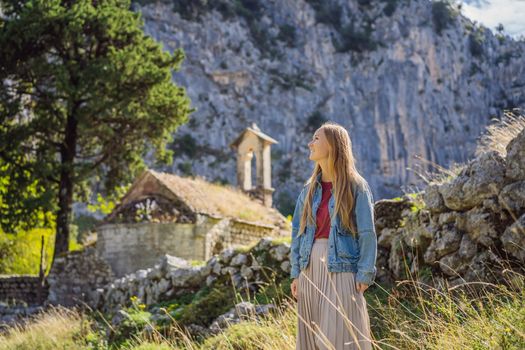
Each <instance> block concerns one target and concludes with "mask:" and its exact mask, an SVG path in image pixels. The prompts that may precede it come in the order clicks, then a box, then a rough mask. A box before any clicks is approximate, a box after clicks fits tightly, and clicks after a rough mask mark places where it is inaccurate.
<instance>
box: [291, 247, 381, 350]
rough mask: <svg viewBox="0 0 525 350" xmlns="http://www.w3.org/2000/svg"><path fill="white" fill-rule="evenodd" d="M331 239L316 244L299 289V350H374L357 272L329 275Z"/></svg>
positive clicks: (300, 277)
mask: <svg viewBox="0 0 525 350" xmlns="http://www.w3.org/2000/svg"><path fill="white" fill-rule="evenodd" d="M327 254H328V239H327V238H318V239H316V240H314V243H313V246H312V252H311V254H310V261H309V263H308V266H307V268H306V269H305V270H302V271H301V273H300V274H299V281H298V286H297V314H298V326H297V342H296V349H297V350H317V349H323V350H324V349H336V350H343V349H344V350H350V349H351V350H368V349H372V339H371V334H370V318H369V316H368V310H367V304H366V299H365V297H364V295H363V293H362V292H358V291H357V289H356V282H355V273H354V272H329V271H328V267H327V263H328V257H327Z"/></svg>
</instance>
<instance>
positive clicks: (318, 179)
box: [315, 172, 356, 194]
mask: <svg viewBox="0 0 525 350" xmlns="http://www.w3.org/2000/svg"><path fill="white" fill-rule="evenodd" d="M322 175H323V173H322V172H319V174H317V176H316V178H315V182H316V183H317V185H318V186H319V188H321V177H322ZM352 189H353V190H354V194H355V193H356V192H355V190H356V188H355V183H353V184H352ZM332 190H333V188H332Z"/></svg>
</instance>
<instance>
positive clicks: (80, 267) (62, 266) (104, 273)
mask: <svg viewBox="0 0 525 350" xmlns="http://www.w3.org/2000/svg"><path fill="white" fill-rule="evenodd" d="M113 279H114V275H113V273H112V271H111V268H110V266H109V265H108V264H107V263H106V262H105V261H104V260H103V259H101V258H99V256H98V254H97V250H96V249H95V247H92V246H88V247H85V248H84V249H83V250H80V251H72V252H69V253H67V254H66V255H64V256H61V257H58V258H56V259H55V262H54V263H53V267H52V268H51V271H50V272H49V275H48V276H47V282H48V283H49V295H48V299H47V301H46V304H53V305H58V304H60V305H63V306H71V305H78V304H81V303H82V302H86V301H88V300H90V299H91V294H92V293H93V291H94V290H96V289H97V288H98V287H99V286H103V285H106V284H107V283H109V282H110V281H112V280H113Z"/></svg>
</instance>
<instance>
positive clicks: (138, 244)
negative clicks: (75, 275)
mask: <svg viewBox="0 0 525 350" xmlns="http://www.w3.org/2000/svg"><path fill="white" fill-rule="evenodd" d="M204 239H205V237H204V236H203V235H202V234H198V233H197V232H196V225H195V224H186V223H154V222H145V223H136V224H107V225H102V226H99V227H98V228H97V250H98V252H99V254H100V256H101V257H103V258H104V260H106V261H107V262H108V263H109V265H110V266H111V269H112V270H113V272H114V274H115V275H116V276H123V275H125V274H127V273H131V272H133V271H136V270H138V269H141V268H146V267H151V266H153V265H154V264H155V263H156V262H157V260H158V259H159V257H161V256H163V255H164V254H171V255H176V256H180V257H182V258H184V259H200V260H203V259H204Z"/></svg>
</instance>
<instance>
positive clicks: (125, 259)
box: [97, 123, 291, 276]
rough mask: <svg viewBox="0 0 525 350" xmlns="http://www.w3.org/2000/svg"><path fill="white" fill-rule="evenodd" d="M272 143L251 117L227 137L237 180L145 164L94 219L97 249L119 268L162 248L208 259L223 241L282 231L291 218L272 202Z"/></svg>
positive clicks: (132, 266)
mask: <svg viewBox="0 0 525 350" xmlns="http://www.w3.org/2000/svg"><path fill="white" fill-rule="evenodd" d="M275 143H277V141H276V140H274V139H273V138H271V137H270V136H268V135H266V134H264V133H263V132H261V130H260V129H259V128H258V127H257V125H255V123H254V124H252V126H251V127H248V128H246V129H245V130H244V131H242V132H241V133H240V134H239V136H238V137H237V138H236V139H235V141H233V142H232V143H231V144H230V147H231V148H232V149H234V150H235V151H236V153H237V183H238V187H234V186H231V185H219V184H214V183H210V182H208V181H206V180H205V179H203V178H201V177H182V176H179V175H176V174H169V173H164V172H157V171H154V170H151V169H148V170H145V171H144V172H143V173H142V174H141V175H140V176H139V177H138V178H137V179H136V180H135V181H134V183H133V184H132V186H131V187H130V189H129V190H128V192H127V193H126V194H125V195H124V196H123V197H122V198H121V200H120V202H119V203H118V205H117V206H116V207H115V209H114V210H113V211H112V212H111V213H110V214H109V215H108V216H107V217H106V218H105V219H104V221H103V222H102V224H101V225H99V226H98V227H97V250H98V253H99V256H101V257H103V258H104V260H106V261H107V262H108V263H109V265H110V266H111V268H112V270H113V272H114V274H115V275H116V276H122V275H124V274H127V273H130V272H133V271H136V270H138V269H142V268H147V267H151V266H153V265H154V264H155V263H156V262H157V261H158V259H159V258H160V257H162V256H163V255H164V254H169V255H174V256H178V257H181V258H184V259H187V260H207V259H209V258H210V257H211V256H212V255H213V254H216V253H218V252H220V251H221V250H222V249H224V248H226V247H234V246H236V245H247V244H251V243H254V242H255V241H258V240H259V239H260V238H261V237H264V236H280V235H281V236H287V235H289V232H290V230H291V227H290V223H289V222H288V221H287V220H286V218H285V217H284V216H283V215H282V214H280V213H279V212H278V211H277V210H276V209H275V208H273V207H272V193H273V191H274V189H273V188H272V187H271V159H270V147H271V145H272V144H275ZM254 157H255V174H254V175H255V176H252V173H251V169H252V162H253V161H254ZM252 177H254V179H255V184H252Z"/></svg>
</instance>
